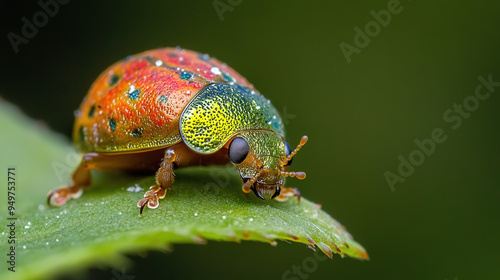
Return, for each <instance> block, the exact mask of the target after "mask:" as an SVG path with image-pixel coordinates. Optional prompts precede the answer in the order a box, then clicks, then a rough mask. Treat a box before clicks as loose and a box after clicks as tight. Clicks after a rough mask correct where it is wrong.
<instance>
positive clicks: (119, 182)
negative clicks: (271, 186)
mask: <svg viewBox="0 0 500 280" xmlns="http://www.w3.org/2000/svg"><path fill="white" fill-rule="evenodd" d="M0 126H1V127H2V128H3V133H2V134H3V135H2V137H1V140H0V146H1V147H2V157H1V159H0V162H1V163H2V164H1V167H2V168H3V170H2V171H1V173H2V176H3V177H2V182H4V186H7V183H6V182H7V168H8V167H15V174H16V175H15V177H16V191H15V197H16V200H15V208H16V210H15V216H14V217H17V220H15V223H16V229H15V238H16V243H15V247H16V248H15V253H16V261H17V262H16V266H15V270H16V272H15V273H12V272H10V271H8V270H7V268H8V266H9V264H8V263H7V262H6V261H5V260H4V259H7V257H6V255H5V254H6V253H9V252H10V246H11V244H7V242H2V243H1V247H0V248H1V252H2V255H3V256H4V257H3V259H2V261H1V262H0V263H2V267H1V268H0V269H1V270H0V278H1V279H7V277H8V278H9V279H31V278H37V279H39V278H49V277H51V276H54V275H57V274H59V273H61V272H67V271H71V270H76V269H82V268H84V267H86V266H89V265H92V264H99V265H103V264H107V265H110V266H115V267H117V266H119V265H123V263H124V262H127V259H126V258H125V257H123V255H122V254H123V253H131V252H138V251H144V250H151V249H155V250H168V249H169V248H170V245H171V244H174V243H201V244H202V243H206V241H207V240H216V241H232V242H240V241H241V240H252V241H261V242H267V243H270V244H272V245H275V244H276V243H277V241H278V240H289V241H293V242H300V243H304V244H306V245H308V246H309V247H310V248H319V249H320V250H321V251H323V252H324V253H326V254H327V255H328V256H330V257H332V255H333V254H334V253H338V254H341V255H342V256H344V255H348V256H352V257H355V258H361V259H366V258H367V257H368V256H367V254H366V252H365V250H364V249H363V247H362V246H361V245H360V244H358V243H357V242H355V241H354V240H353V239H352V237H351V236H350V235H349V233H348V232H347V231H346V230H345V229H344V227H343V226H342V225H340V224H339V223H338V222H337V221H335V220H334V219H333V218H331V217H330V216H329V215H328V214H327V213H325V212H324V211H322V210H321V209H320V207H319V206H318V205H317V204H314V203H312V202H310V201H308V200H307V199H305V198H302V200H301V201H300V202H298V201H297V200H296V199H289V200H288V201H286V202H278V201H274V200H272V201H271V200H266V201H262V200H259V199H257V198H255V197H254V196H253V195H251V196H249V198H245V197H244V195H243V193H242V191H241V184H242V182H241V179H240V178H239V176H238V174H237V173H236V171H235V169H234V167H209V168H201V167H193V168H186V169H181V170H178V171H177V172H176V182H175V184H174V187H173V188H172V191H171V192H170V193H168V195H167V197H166V198H165V199H163V200H161V201H160V206H159V207H158V208H157V209H155V210H151V209H146V210H145V212H144V213H143V215H142V216H140V215H139V209H138V208H137V206H136V203H137V201H138V200H139V199H140V198H141V197H142V196H143V194H144V192H145V190H147V189H148V188H149V186H151V185H152V184H153V183H154V176H137V175H135V176H134V175H127V174H124V173H121V172H93V179H94V181H93V184H92V186H91V187H89V188H88V189H86V190H85V191H84V194H83V195H82V197H81V198H79V199H77V200H70V201H69V202H68V203H66V204H65V205H64V206H62V207H59V208H52V207H47V206H46V205H45V203H46V194H47V192H48V191H49V190H51V189H53V188H55V187H58V186H60V185H63V184H64V183H68V178H69V176H70V173H71V171H72V169H73V168H74V167H75V166H76V165H77V164H78V162H79V160H80V158H81V156H80V155H78V154H77V153H76V152H75V151H74V150H73V148H72V146H71V145H70V144H69V143H68V141H67V140H66V139H65V138H64V137H62V136H60V135H57V134H54V133H52V132H50V131H48V129H46V128H45V126H44V125H43V124H41V123H35V122H33V121H31V120H28V119H27V118H26V117H24V116H23V115H22V114H21V113H20V112H19V111H18V110H17V109H16V108H14V107H12V106H11V105H8V104H5V103H3V104H1V105H0ZM7 206H8V205H7V198H6V197H3V198H2V202H1V208H0V209H2V210H1V211H0V218H1V219H2V220H3V221H7V218H8V216H9V215H8V212H7ZM2 230H3V232H2V238H3V240H7V238H8V236H10V232H9V231H8V230H7V228H5V227H4V228H3V229H2ZM285 246H286V245H285ZM4 252H5V253H4Z"/></svg>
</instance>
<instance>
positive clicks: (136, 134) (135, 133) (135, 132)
mask: <svg viewBox="0 0 500 280" xmlns="http://www.w3.org/2000/svg"><path fill="white" fill-rule="evenodd" d="M130 134H132V136H134V137H141V136H142V129H141V128H139V127H138V128H136V129H134V130H132V132H131V133H130Z"/></svg>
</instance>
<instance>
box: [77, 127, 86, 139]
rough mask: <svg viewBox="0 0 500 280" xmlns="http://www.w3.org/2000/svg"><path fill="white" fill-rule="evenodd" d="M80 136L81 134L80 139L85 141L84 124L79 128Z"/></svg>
mask: <svg viewBox="0 0 500 280" xmlns="http://www.w3.org/2000/svg"><path fill="white" fill-rule="evenodd" d="M78 134H79V136H80V141H81V142H83V141H85V130H84V128H83V126H80V130H79V133H78Z"/></svg>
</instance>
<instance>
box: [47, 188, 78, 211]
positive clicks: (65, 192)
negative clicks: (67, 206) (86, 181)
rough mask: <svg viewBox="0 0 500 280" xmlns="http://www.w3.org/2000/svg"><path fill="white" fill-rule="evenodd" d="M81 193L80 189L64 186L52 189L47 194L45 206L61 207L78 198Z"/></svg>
mask: <svg viewBox="0 0 500 280" xmlns="http://www.w3.org/2000/svg"><path fill="white" fill-rule="evenodd" d="M82 193H83V190H82V188H81V187H77V186H66V187H61V188H58V189H54V190H51V191H50V192H49V193H48V194H47V204H48V205H51V206H61V205H63V204H64V203H66V201H68V200H70V199H72V198H73V199H76V198H79V197H80V196H81V195H82Z"/></svg>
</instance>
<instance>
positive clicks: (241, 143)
mask: <svg viewBox="0 0 500 280" xmlns="http://www.w3.org/2000/svg"><path fill="white" fill-rule="evenodd" d="M249 151H250V146H248V142H247V141H246V140H245V139H243V138H241V137H236V138H234V139H233V141H232V142H231V144H229V150H228V155H229V159H230V160H231V162H232V163H234V164H238V163H242V162H243V161H244V160H245V158H246V157H247V155H248V152H249Z"/></svg>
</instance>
